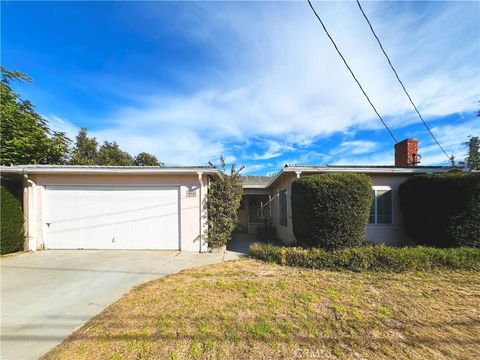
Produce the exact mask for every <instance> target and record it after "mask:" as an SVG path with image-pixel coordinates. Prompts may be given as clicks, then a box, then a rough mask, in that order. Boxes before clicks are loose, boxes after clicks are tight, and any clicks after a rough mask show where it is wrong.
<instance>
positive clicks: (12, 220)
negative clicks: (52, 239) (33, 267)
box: [0, 186, 25, 255]
mask: <svg viewBox="0 0 480 360" xmlns="http://www.w3.org/2000/svg"><path fill="white" fill-rule="evenodd" d="M0 202H1V204H0V206H1V207H0V212H1V214H0V216H1V218H0V219H1V232H0V250H1V253H2V255H3V254H9V253H12V252H16V251H20V250H23V242H24V240H25V234H24V230H23V213H22V208H21V207H20V202H19V201H18V200H17V199H16V198H15V197H14V196H13V195H12V194H11V193H10V191H8V190H7V189H6V188H5V187H3V186H1V187H0Z"/></svg>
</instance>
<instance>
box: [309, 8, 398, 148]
mask: <svg viewBox="0 0 480 360" xmlns="http://www.w3.org/2000/svg"><path fill="white" fill-rule="evenodd" d="M307 1H308V5H310V8H311V9H312V11H313V13H314V14H315V16H316V17H317V19H318V21H319V22H320V24H321V25H322V28H323V30H324V31H325V34H327V36H328V38H329V39H330V41H331V42H332V44H333V46H334V47H335V50H337V53H338V55H340V57H341V58H342V60H343V63H344V64H345V66H346V67H347V69H348V71H350V74H351V75H352V77H353V79H354V80H355V82H356V83H357V85H358V87H359V88H360V90H362V93H363V95H365V97H366V98H367V101H368V103H369V104H370V106H371V107H372V108H373V110H374V111H375V114H377V116H378V118H379V119H380V121H381V122H382V124H383V126H385V128H386V129H387V131H388V133H389V134H390V136H391V137H392V139H393V140H394V141H395V143H397V142H398V141H397V139H396V138H395V136H394V135H393V133H392V131H391V130H390V129H389V128H388V125H387V124H386V123H385V121H384V120H383V118H382V116H381V115H380V114H379V113H378V111H377V109H376V108H375V106H374V105H373V104H372V102H371V100H370V98H369V97H368V95H367V93H366V92H365V90H363V87H362V85H361V84H360V82H359V81H358V79H357V77H356V76H355V74H354V73H353V71H352V69H351V68H350V66H349V65H348V63H347V61H346V60H345V58H344V57H343V55H342V53H341V52H340V50H339V49H338V47H337V44H336V43H335V41H334V40H333V38H332V37H331V36H330V33H329V32H328V30H327V28H326V27H325V24H324V23H323V21H322V19H321V18H320V16H319V15H318V14H317V12H316V11H315V9H314V7H313V5H312V3H311V2H310V0H307Z"/></svg>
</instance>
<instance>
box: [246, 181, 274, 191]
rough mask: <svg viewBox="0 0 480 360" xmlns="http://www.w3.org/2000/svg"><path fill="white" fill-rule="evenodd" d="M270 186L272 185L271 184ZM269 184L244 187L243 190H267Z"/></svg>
mask: <svg viewBox="0 0 480 360" xmlns="http://www.w3.org/2000/svg"><path fill="white" fill-rule="evenodd" d="M268 184H270V182H269V183H268ZM268 184H265V185H242V189H265V188H267V187H268Z"/></svg>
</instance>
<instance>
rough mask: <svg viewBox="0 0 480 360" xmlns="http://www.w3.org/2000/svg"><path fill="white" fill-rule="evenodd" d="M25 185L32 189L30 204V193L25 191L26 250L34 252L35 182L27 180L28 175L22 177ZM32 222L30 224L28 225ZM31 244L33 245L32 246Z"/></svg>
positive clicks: (35, 247) (35, 229) (35, 239)
mask: <svg viewBox="0 0 480 360" xmlns="http://www.w3.org/2000/svg"><path fill="white" fill-rule="evenodd" d="M23 176H24V178H25V180H27V184H28V185H30V186H31V187H32V203H31V204H30V196H29V195H30V191H27V196H28V249H27V250H32V251H35V250H36V249H37V243H36V241H37V238H36V235H37V216H36V201H35V200H36V186H37V184H35V182H34V181H33V180H31V179H29V178H28V175H23ZM30 222H32V224H30ZM32 242H33V245H32Z"/></svg>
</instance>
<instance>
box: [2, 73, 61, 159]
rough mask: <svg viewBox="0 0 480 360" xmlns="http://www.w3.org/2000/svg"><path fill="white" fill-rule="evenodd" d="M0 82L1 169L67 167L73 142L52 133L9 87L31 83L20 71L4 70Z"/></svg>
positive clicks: (58, 133) (27, 102) (42, 119)
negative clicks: (70, 146)
mask: <svg viewBox="0 0 480 360" xmlns="http://www.w3.org/2000/svg"><path fill="white" fill-rule="evenodd" d="M1 73H2V80H1V82H0V92H1V98H0V117H1V123H0V141H1V148H2V151H1V154H0V163H1V164H2V165H12V164H13V165H15V164H64V163H66V161H67V158H68V150H69V144H70V140H69V139H68V138H67V136H66V135H65V133H64V132H57V131H52V130H50V128H49V126H48V122H47V120H46V119H44V118H42V117H41V116H40V115H39V114H37V113H36V112H35V109H34V106H33V105H32V103H31V102H30V101H29V100H24V99H22V98H21V97H20V95H19V94H17V93H15V92H14V91H13V90H12V88H11V87H10V83H11V82H12V81H20V82H22V81H27V82H31V81H32V79H31V78H30V77H29V76H27V75H26V74H23V73H21V72H19V71H8V70H7V69H5V68H4V67H1Z"/></svg>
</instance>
